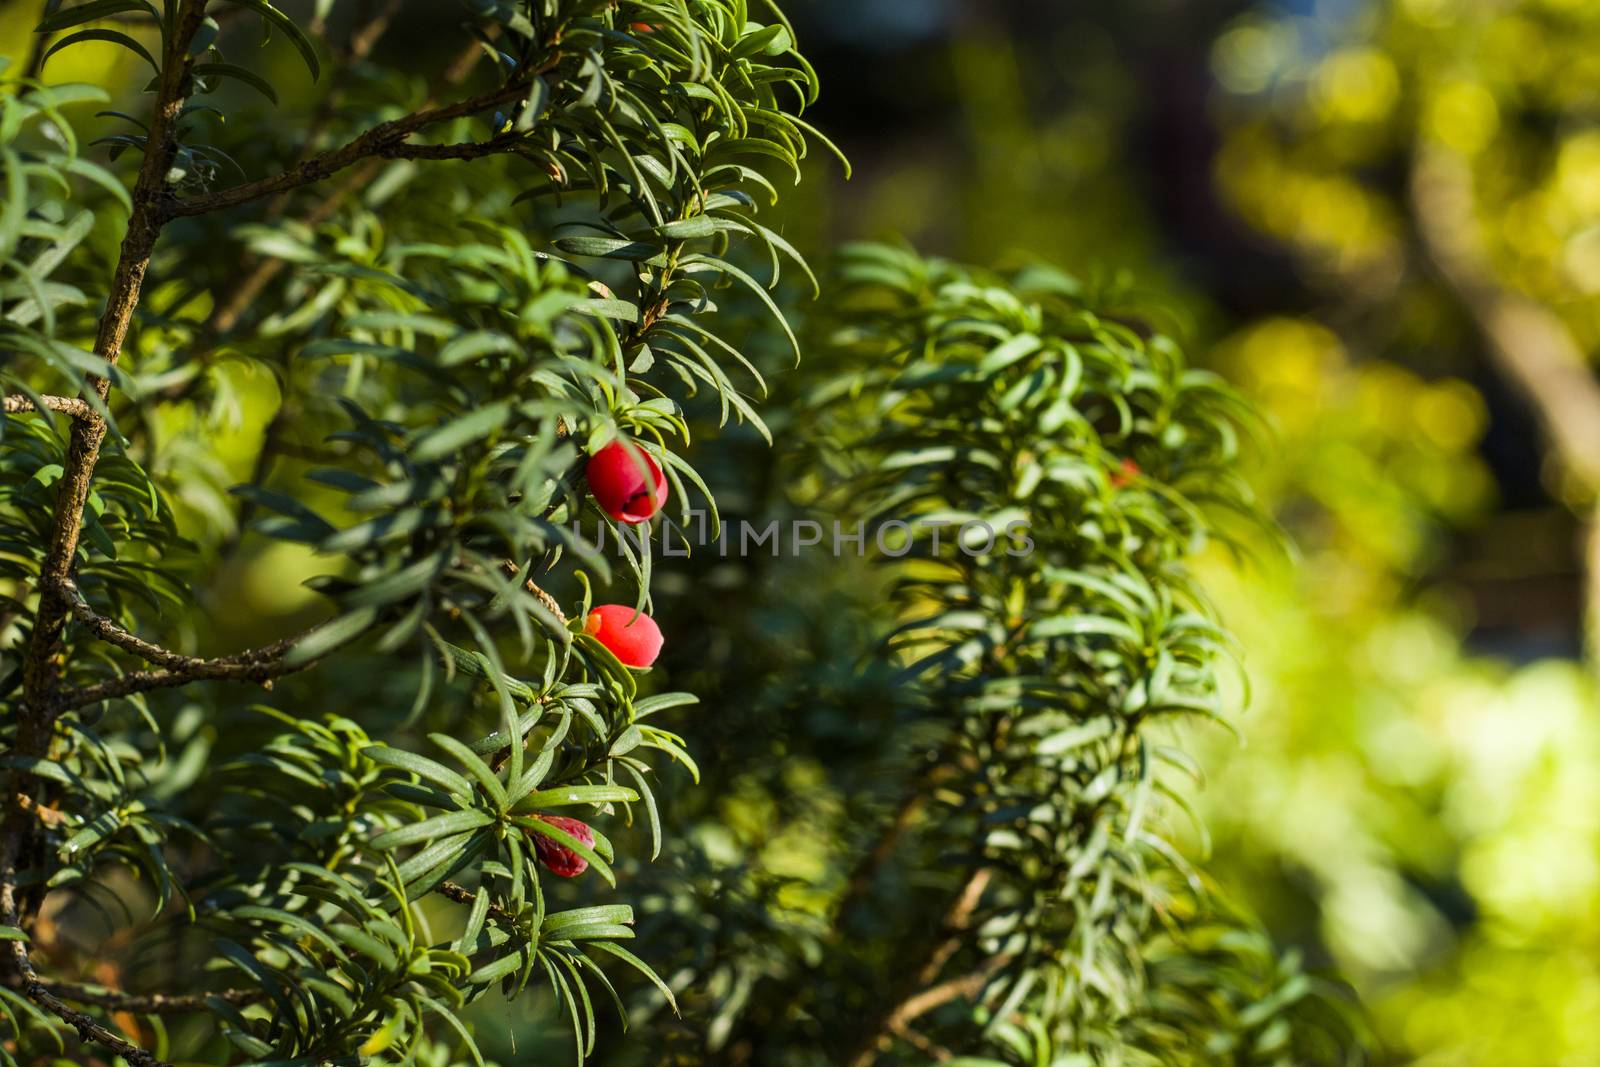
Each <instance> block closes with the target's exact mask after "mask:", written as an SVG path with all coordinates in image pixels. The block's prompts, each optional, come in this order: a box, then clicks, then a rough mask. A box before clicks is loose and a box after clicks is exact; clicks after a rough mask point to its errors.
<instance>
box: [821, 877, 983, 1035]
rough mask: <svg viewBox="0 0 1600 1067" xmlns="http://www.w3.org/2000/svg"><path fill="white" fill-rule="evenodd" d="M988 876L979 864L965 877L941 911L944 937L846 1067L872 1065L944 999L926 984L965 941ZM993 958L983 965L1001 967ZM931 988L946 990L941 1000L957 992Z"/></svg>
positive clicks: (878, 1021)
mask: <svg viewBox="0 0 1600 1067" xmlns="http://www.w3.org/2000/svg"><path fill="white" fill-rule="evenodd" d="M992 877H993V872H992V871H991V870H990V868H988V867H979V868H978V869H977V870H975V871H973V872H972V874H971V875H969V876H968V878H967V880H966V882H965V883H964V884H963V885H962V886H961V889H960V890H959V891H958V892H957V893H956V896H955V899H954V900H953V901H951V903H950V909H949V911H947V912H946V913H945V917H944V923H943V927H944V934H945V936H944V937H943V939H942V940H940V941H939V942H938V943H937V944H936V945H934V946H933V948H932V949H931V950H930V951H929V952H928V954H927V956H926V957H924V958H923V961H922V963H921V965H920V966H918V967H917V969H916V972H915V974H913V975H912V978H911V981H910V982H909V983H907V992H906V993H905V994H904V995H902V996H901V997H899V998H898V999H897V1000H896V1001H895V1003H894V1005H893V1006H892V1007H891V1008H890V1009H889V1010H888V1011H886V1012H884V1013H883V1015H881V1016H880V1017H879V1018H878V1020H877V1021H876V1022H874V1023H873V1024H872V1025H871V1026H870V1027H869V1029H868V1032H867V1036H866V1038H865V1040H864V1041H862V1043H861V1044H860V1046H859V1047H858V1050H857V1052H856V1054H855V1055H854V1056H853V1057H851V1059H850V1067H872V1065H873V1064H875V1063H877V1062H878V1057H879V1056H881V1055H882V1054H883V1053H884V1052H885V1051H886V1050H887V1049H888V1047H889V1046H890V1045H891V1044H892V1040H891V1038H892V1037H893V1036H894V1035H895V1034H896V1033H897V1032H899V1031H902V1030H904V1029H905V1028H906V1026H907V1024H908V1023H909V1022H910V1021H911V1020H912V1019H914V1018H916V1017H917V1016H918V1015H922V1014H924V1013H926V1012H928V1011H931V1010H932V1009H933V1008H934V1007H936V1006H937V1005H938V1004H941V1003H944V1000H938V999H937V998H931V999H930V996H931V994H932V993H933V989H930V988H929V986H931V985H932V984H933V982H934V980H935V979H937V978H938V977H939V974H940V972H941V971H943V970H944V968H945V965H946V964H947V963H949V962H950V957H951V956H954V955H955V954H956V951H957V950H958V949H960V948H961V945H962V943H963V942H964V941H965V940H966V937H967V932H968V929H969V928H970V927H971V926H972V916H973V913H974V912H976V911H977V909H978V903H979V902H980V901H981V900H982V899H983V894H984V891H985V890H987V889H988V888H989V880H990V879H991V878H992ZM997 959H999V960H1003V957H994V958H993V959H991V960H990V961H989V964H987V965H986V966H988V965H993V966H1002V965H1003V963H1001V964H996V963H995V960H997ZM979 973H983V972H979ZM969 978H970V976H969ZM935 988H939V989H940V990H941V994H940V995H945V993H948V995H947V996H945V997H944V999H945V1000H950V999H954V997H956V996H958V995H959V990H958V989H954V987H952V989H951V990H946V989H945V988H944V987H942V986H941V987H935Z"/></svg>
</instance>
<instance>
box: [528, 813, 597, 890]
mask: <svg viewBox="0 0 1600 1067" xmlns="http://www.w3.org/2000/svg"><path fill="white" fill-rule="evenodd" d="M534 818H535V819H538V820H539V821H540V822H547V823H549V824H550V825H551V826H554V827H555V828H556V829H557V830H564V831H566V833H567V836H569V837H575V838H577V839H578V840H579V841H582V842H583V843H584V844H585V845H587V846H588V847H589V848H593V847H594V830H593V829H592V828H590V826H589V824H588V823H582V822H579V821H578V820H577V819H569V818H567V817H566V816H564V815H535V816H534ZM533 851H534V852H535V853H537V854H538V856H539V862H540V863H542V864H544V865H545V868H546V869H547V870H549V872H550V873H551V874H553V875H555V876H556V877H558V878H576V877H578V875H580V874H582V873H583V872H584V871H586V870H588V869H589V861H588V860H586V859H584V858H583V857H582V856H580V855H578V854H577V853H576V852H574V851H572V849H570V848H568V847H567V846H566V845H562V844H557V843H556V842H555V841H554V840H552V839H551V838H548V837H545V836H544V835H543V834H539V833H536V834H534V835H533Z"/></svg>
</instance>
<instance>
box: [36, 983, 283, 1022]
mask: <svg viewBox="0 0 1600 1067" xmlns="http://www.w3.org/2000/svg"><path fill="white" fill-rule="evenodd" d="M38 985H39V987H40V988H41V989H43V990H44V991H45V992H47V993H51V994H53V995H54V996H57V997H60V998H61V999H62V1000H70V1001H73V1002H75V1003H78V1004H93V1005H94V1006H95V1007H97V1008H104V1009H105V1010H106V1011H119V1012H120V1011H126V1012H132V1013H134V1014H136V1015H182V1014H185V1013H189V1012H202V1011H211V1010H212V1007H211V1004H210V1003H209V1002H210V1001H212V1000H220V1001H222V1002H224V1003H226V1004H235V1005H240V1004H254V1003H256V1002H257V1001H259V1000H265V999H266V994H265V993H263V992H262V991H261V990H259V989H219V990H217V991H216V992H215V993H181V994H169V993H149V994H137V993H122V992H118V991H117V990H114V989H98V988H96V987H94V986H87V985H78V984H76V983H73V982H46V981H40V982H39V983H38Z"/></svg>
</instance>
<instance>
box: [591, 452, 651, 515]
mask: <svg viewBox="0 0 1600 1067" xmlns="http://www.w3.org/2000/svg"><path fill="white" fill-rule="evenodd" d="M585 475H586V476H587V477H588V479H589V491H590V492H591V493H593V494H594V499H595V502H596V503H598V504H599V505H600V510H601V511H603V512H605V513H606V514H607V515H610V516H611V517H612V518H613V519H617V520H619V521H621V522H629V523H633V522H644V521H645V520H646V519H648V518H649V517H650V516H652V515H654V514H655V513H656V512H658V511H660V510H661V506H662V505H663V504H665V503H666V502H667V480H666V479H665V478H663V477H662V476H661V468H660V466H658V465H657V464H656V461H655V459H654V458H653V457H652V456H651V455H650V454H649V453H648V452H646V451H645V450H644V449H642V448H640V447H639V446H638V445H635V444H632V443H625V442H622V441H613V442H611V443H610V444H609V445H606V446H605V447H604V448H602V449H600V450H599V451H598V452H596V453H595V454H594V455H592V456H590V457H589V466H588V469H587V470H586V471H585Z"/></svg>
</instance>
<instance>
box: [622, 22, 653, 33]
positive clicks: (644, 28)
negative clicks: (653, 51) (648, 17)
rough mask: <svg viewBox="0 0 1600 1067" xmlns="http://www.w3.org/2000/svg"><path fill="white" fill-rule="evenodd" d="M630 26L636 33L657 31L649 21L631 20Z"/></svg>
mask: <svg viewBox="0 0 1600 1067" xmlns="http://www.w3.org/2000/svg"><path fill="white" fill-rule="evenodd" d="M628 28H629V29H630V30H632V31H633V32H634V33H655V32H656V28H655V26H654V25H652V24H651V23H648V22H630V23H628Z"/></svg>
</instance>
